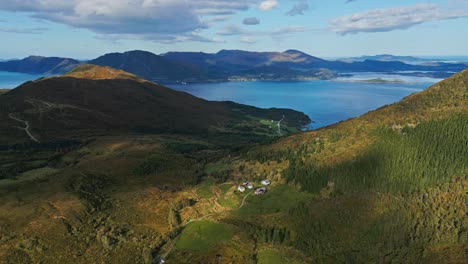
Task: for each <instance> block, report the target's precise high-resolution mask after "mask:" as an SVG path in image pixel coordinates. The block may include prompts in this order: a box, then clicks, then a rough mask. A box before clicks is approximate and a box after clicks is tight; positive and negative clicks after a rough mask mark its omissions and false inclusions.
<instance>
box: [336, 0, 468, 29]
mask: <svg viewBox="0 0 468 264" xmlns="http://www.w3.org/2000/svg"><path fill="white" fill-rule="evenodd" d="M462 17H468V11H464V10H463V9H459V10H456V9H451V10H445V9H442V8H440V7H439V6H438V5H434V4H417V5H413V6H406V7H397V8H386V9H373V10H369V11H365V12H361V13H356V14H353V15H349V16H343V17H339V18H336V19H334V20H332V21H331V22H330V29H331V30H332V31H334V32H336V33H338V34H341V35H346V34H356V33H359V32H387V31H393V30H397V29H408V28H410V27H412V26H415V25H418V24H422V23H425V22H429V21H437V20H446V19H455V18H462Z"/></svg>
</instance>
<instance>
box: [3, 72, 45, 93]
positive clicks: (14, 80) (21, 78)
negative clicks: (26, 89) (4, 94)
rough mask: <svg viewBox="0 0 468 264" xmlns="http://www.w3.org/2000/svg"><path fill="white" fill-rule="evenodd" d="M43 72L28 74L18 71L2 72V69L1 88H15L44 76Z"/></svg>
mask: <svg viewBox="0 0 468 264" xmlns="http://www.w3.org/2000/svg"><path fill="white" fill-rule="evenodd" d="M43 76H44V75H41V74H27V73H17V72H2V71H0V89H1V88H9V89H11V88H15V87H17V86H18V85H20V84H22V83H24V82H27V81H31V80H35V79H38V78H41V77H43Z"/></svg>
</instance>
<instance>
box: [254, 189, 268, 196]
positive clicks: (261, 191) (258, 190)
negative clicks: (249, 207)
mask: <svg viewBox="0 0 468 264" xmlns="http://www.w3.org/2000/svg"><path fill="white" fill-rule="evenodd" d="M266 192H267V188H265V187H262V188H258V189H255V195H262V194H265V193H266Z"/></svg>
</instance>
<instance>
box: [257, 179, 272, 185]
mask: <svg viewBox="0 0 468 264" xmlns="http://www.w3.org/2000/svg"><path fill="white" fill-rule="evenodd" d="M260 183H261V184H262V185H265V186H267V185H270V184H271V181H270V180H262V181H261V182H260Z"/></svg>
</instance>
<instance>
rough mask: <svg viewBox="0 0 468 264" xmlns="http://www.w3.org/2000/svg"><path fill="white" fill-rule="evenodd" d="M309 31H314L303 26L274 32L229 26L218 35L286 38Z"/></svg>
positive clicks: (288, 27)
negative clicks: (286, 36)
mask: <svg viewBox="0 0 468 264" xmlns="http://www.w3.org/2000/svg"><path fill="white" fill-rule="evenodd" d="M308 31H312V29H310V28H306V27H303V26H287V27H281V28H277V29H272V30H247V29H244V28H241V27H239V26H237V25H228V26H225V27H224V28H223V29H221V30H220V31H218V32H217V33H216V34H218V35H221V36H237V35H243V36H244V37H246V36H250V37H253V36H271V37H278V36H285V35H289V34H294V33H301V32H308Z"/></svg>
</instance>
